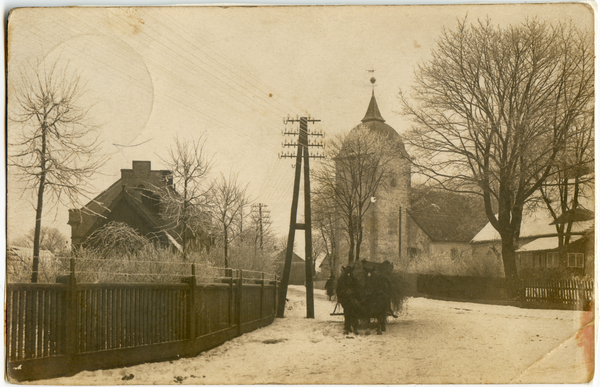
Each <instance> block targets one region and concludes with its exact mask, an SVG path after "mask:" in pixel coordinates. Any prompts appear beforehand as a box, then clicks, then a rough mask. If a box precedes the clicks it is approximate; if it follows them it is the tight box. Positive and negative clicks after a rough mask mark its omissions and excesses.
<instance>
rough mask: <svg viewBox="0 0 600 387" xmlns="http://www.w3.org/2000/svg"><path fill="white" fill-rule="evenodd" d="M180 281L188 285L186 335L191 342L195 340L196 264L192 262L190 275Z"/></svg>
mask: <svg viewBox="0 0 600 387" xmlns="http://www.w3.org/2000/svg"><path fill="white" fill-rule="evenodd" d="M181 282H183V283H187V284H189V285H190V295H189V297H188V305H187V310H188V315H187V332H186V337H187V339H188V340H190V341H191V342H192V344H193V342H194V340H196V316H197V313H196V298H197V297H196V265H195V264H192V276H191V277H187V278H182V279H181Z"/></svg>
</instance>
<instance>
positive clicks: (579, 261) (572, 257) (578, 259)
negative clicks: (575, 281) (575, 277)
mask: <svg viewBox="0 0 600 387" xmlns="http://www.w3.org/2000/svg"><path fill="white" fill-rule="evenodd" d="M567 257H568V259H567V266H568V267H583V254H582V253H569V254H568V256H567Z"/></svg>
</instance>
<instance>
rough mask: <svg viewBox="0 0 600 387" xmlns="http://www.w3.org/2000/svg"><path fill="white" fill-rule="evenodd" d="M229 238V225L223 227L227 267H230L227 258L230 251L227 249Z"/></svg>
mask: <svg viewBox="0 0 600 387" xmlns="http://www.w3.org/2000/svg"><path fill="white" fill-rule="evenodd" d="M228 238H229V236H228V235H227V227H223V254H224V255H225V267H229V261H228V260H227V257H228V254H229V252H228V251H227V248H228V246H227V245H228V243H227V240H228Z"/></svg>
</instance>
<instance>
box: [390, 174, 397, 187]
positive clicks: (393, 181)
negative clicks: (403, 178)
mask: <svg viewBox="0 0 600 387" xmlns="http://www.w3.org/2000/svg"><path fill="white" fill-rule="evenodd" d="M390 185H391V186H392V187H395V186H396V185H398V179H396V175H393V176H392V179H391V180H390Z"/></svg>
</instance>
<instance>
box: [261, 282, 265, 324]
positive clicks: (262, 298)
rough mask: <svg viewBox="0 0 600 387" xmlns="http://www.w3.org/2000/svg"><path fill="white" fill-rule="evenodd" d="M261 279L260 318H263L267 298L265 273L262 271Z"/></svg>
mask: <svg viewBox="0 0 600 387" xmlns="http://www.w3.org/2000/svg"><path fill="white" fill-rule="evenodd" d="M261 279H262V281H260V320H261V321H262V319H263V309H264V298H265V273H264V272H263V273H261Z"/></svg>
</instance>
